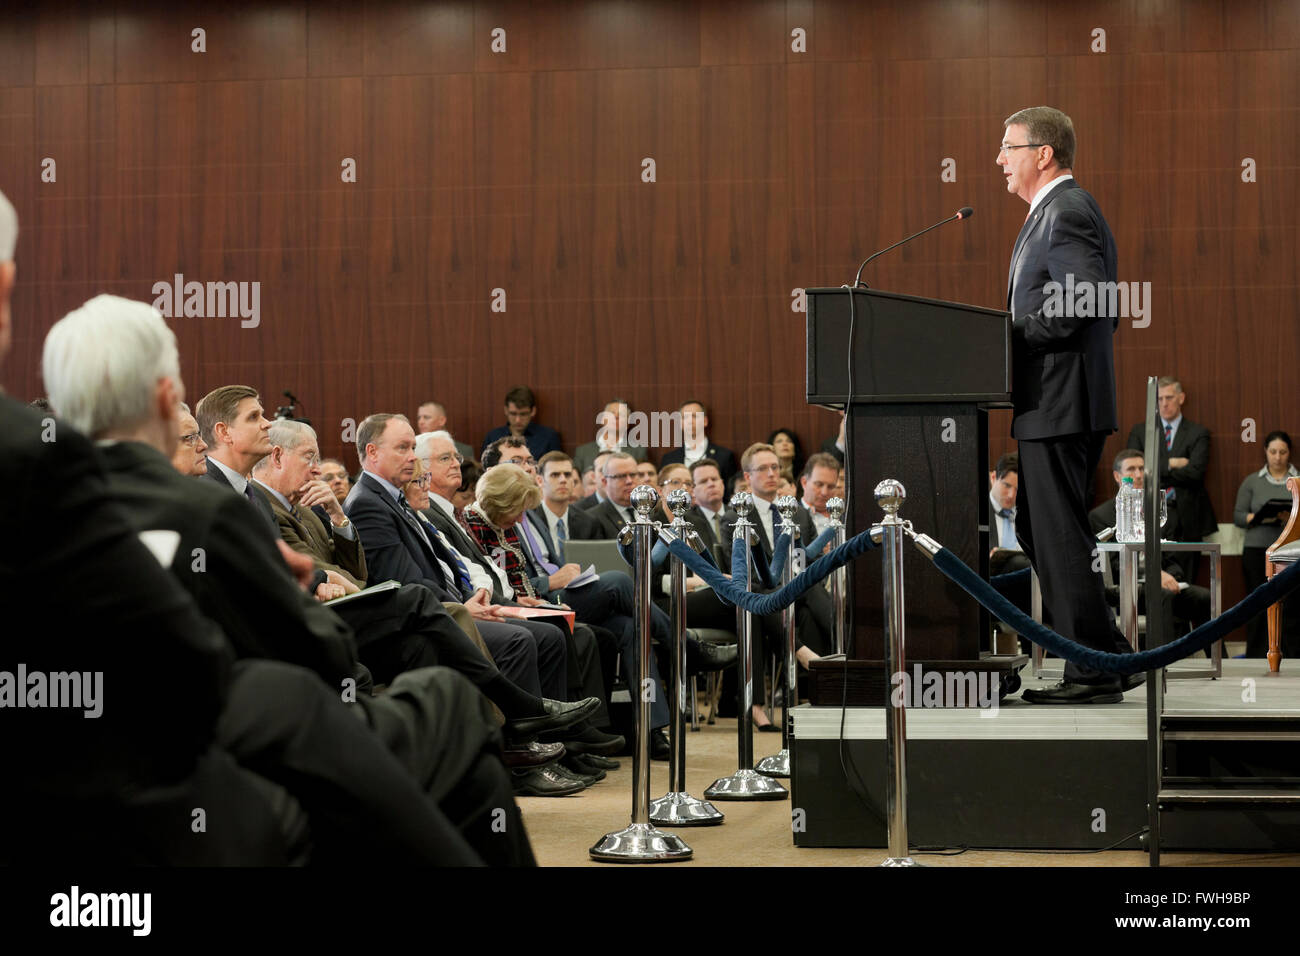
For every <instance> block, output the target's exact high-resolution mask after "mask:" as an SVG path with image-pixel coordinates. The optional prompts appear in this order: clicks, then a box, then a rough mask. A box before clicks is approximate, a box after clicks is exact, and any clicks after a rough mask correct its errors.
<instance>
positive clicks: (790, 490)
mask: <svg viewBox="0 0 1300 956" xmlns="http://www.w3.org/2000/svg"><path fill="white" fill-rule="evenodd" d="M785 495H789V496H790V497H791V498H793V499H794V500H795V501H798V500H799V489H798V488H797V487H795V483H794V475H792V474H790V472H789V471H787V470H786V469H785V468H782V469H781V484H780V485H778V486H777V489H776V496H777V497H778V498H781V497H784V496H785Z"/></svg>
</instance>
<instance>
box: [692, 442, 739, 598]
mask: <svg viewBox="0 0 1300 956" xmlns="http://www.w3.org/2000/svg"><path fill="white" fill-rule="evenodd" d="M691 481H692V482H693V485H694V487H693V488H692V489H691V492H692V499H693V500H694V511H695V514H697V515H698V516H699V517H700V518H702V519H703V522H702V523H700V522H697V523H696V527H697V528H698V529H699V531H700V534H701V535H703V537H704V543H705V544H707V545H708V546H709V548H710V549H711V550H712V552H713V559H714V560H715V561H716V562H717V564H718V567H719V568H721V569H722V570H723V572H724V573H726V572H728V569H729V568H730V567H731V539H730V538H728V537H727V536H726V534H725V532H724V530H723V521H724V519H725V518H726V517H727V515H728V512H727V500H726V493H727V489H726V485H725V484H724V482H723V480H722V472H721V470H720V469H719V468H718V463H717V462H716V461H714V460H713V459H712V458H701V459H700V460H699V461H697V462H696V463H695V464H693V465H692V466H691Z"/></svg>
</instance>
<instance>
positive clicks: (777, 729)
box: [754, 723, 781, 734]
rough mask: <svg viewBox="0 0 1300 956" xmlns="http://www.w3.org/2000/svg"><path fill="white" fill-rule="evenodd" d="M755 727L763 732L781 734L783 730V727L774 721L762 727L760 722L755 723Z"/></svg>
mask: <svg viewBox="0 0 1300 956" xmlns="http://www.w3.org/2000/svg"><path fill="white" fill-rule="evenodd" d="M754 729H755V730H757V731H758V732H759V733H763V734H779V733H780V732H781V728H780V727H778V726H777V725H776V724H773V723H766V724H763V726H761V727H760V726H759V725H758V724H755V725H754Z"/></svg>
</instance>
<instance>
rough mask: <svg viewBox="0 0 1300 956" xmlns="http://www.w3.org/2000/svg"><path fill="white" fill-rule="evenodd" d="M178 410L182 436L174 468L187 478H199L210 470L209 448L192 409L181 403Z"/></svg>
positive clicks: (177, 444) (174, 457) (173, 461)
mask: <svg viewBox="0 0 1300 956" xmlns="http://www.w3.org/2000/svg"><path fill="white" fill-rule="evenodd" d="M177 409H178V414H177V418H178V419H179V421H180V424H179V426H178V428H179V429H180V433H181V434H180V438H179V439H177V442H176V454H174V455H172V467H173V468H175V469H176V470H177V471H179V472H180V473H181V474H182V475H185V476H186V477H197V476H198V475H202V474H204V473H206V472H207V470H208V446H207V445H206V444H204V442H203V436H202V435H201V434H199V423H198V422H197V421H195V420H194V416H193V415H192V414H191V413H190V407H189V406H188V405H186V404H185V403H184V402H181V403H180V405H178V406H177Z"/></svg>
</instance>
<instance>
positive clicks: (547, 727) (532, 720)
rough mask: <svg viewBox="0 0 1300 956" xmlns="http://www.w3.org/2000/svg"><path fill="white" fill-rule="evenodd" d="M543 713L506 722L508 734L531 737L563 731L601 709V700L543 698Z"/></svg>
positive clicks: (591, 698) (590, 698)
mask: <svg viewBox="0 0 1300 956" xmlns="http://www.w3.org/2000/svg"><path fill="white" fill-rule="evenodd" d="M542 707H543V708H544V710H543V712H542V713H540V714H533V715H532V716H529V717H516V718H515V719H514V720H509V721H506V727H505V730H506V733H507V734H509V735H511V736H514V737H530V736H533V735H535V734H543V733H547V732H548V731H554V730H563V729H564V728H565V727H572V726H573V725H574V724H576V723H578V722H579V721H583V720H586V719H587V718H588V717H590V716H591V715H592V714H593V713H595V711H596V709H597V708H598V707H600V700H599V699H597V698H595V697H587V698H585V699H583V700H575V701H572V702H570V701H563V700H548V699H545V698H543V700H542Z"/></svg>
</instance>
